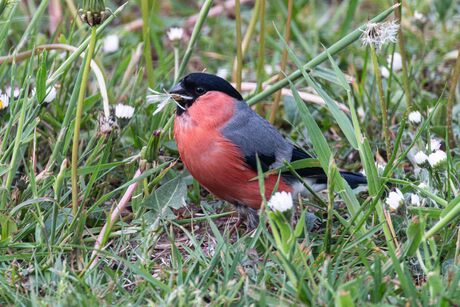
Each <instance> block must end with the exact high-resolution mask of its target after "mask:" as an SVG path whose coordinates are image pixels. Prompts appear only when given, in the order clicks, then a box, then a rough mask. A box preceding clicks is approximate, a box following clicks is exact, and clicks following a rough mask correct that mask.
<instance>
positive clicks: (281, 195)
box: [268, 191, 294, 212]
mask: <svg viewBox="0 0 460 307" xmlns="http://www.w3.org/2000/svg"><path fill="white" fill-rule="evenodd" d="M293 206H294V204H293V201H292V195H291V193H287V192H284V191H283V192H276V193H275V194H273V196H272V197H271V198H270V200H269V201H268V207H270V209H272V210H273V211H279V212H285V211H288V210H291V209H292V207H293Z"/></svg>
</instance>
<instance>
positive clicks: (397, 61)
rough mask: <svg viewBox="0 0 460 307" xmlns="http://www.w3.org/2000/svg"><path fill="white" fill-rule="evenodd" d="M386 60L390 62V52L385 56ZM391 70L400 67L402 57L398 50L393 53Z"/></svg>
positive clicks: (397, 69) (398, 69)
mask: <svg viewBox="0 0 460 307" xmlns="http://www.w3.org/2000/svg"><path fill="white" fill-rule="evenodd" d="M387 62H388V63H389V64H391V54H390V55H389V56H388V57H387ZM391 69H392V70H393V71H395V72H396V71H400V70H401V69H402V57H401V54H400V53H399V52H395V53H394V55H393V65H392V66H391Z"/></svg>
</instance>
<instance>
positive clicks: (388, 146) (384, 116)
mask: <svg viewBox="0 0 460 307" xmlns="http://www.w3.org/2000/svg"><path fill="white" fill-rule="evenodd" d="M370 47H371V58H372V64H373V66H374V75H375V80H376V82H377V89H378V94H379V102H380V109H381V111H382V126H383V136H384V138H385V147H386V151H387V160H388V159H389V158H390V155H391V143H390V128H389V127H388V111H387V104H386V102H385V94H384V93H383V85H382V76H381V74H380V69H379V62H378V60H377V53H376V52H375V48H374V46H373V45H370Z"/></svg>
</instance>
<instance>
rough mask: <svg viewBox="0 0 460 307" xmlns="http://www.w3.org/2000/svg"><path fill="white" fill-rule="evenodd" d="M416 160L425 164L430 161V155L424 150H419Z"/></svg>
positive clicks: (419, 163)
mask: <svg viewBox="0 0 460 307" xmlns="http://www.w3.org/2000/svg"><path fill="white" fill-rule="evenodd" d="M414 160H415V163H416V164H417V165H423V164H425V163H426V162H427V161H428V156H427V155H426V154H425V153H424V152H423V151H419V152H417V153H416V154H415V157H414Z"/></svg>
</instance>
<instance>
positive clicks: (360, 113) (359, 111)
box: [356, 107, 366, 119]
mask: <svg viewBox="0 0 460 307" xmlns="http://www.w3.org/2000/svg"><path fill="white" fill-rule="evenodd" d="M356 113H357V114H358V116H359V118H361V119H363V118H364V117H365V116H366V112H364V109H363V107H358V109H356Z"/></svg>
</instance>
